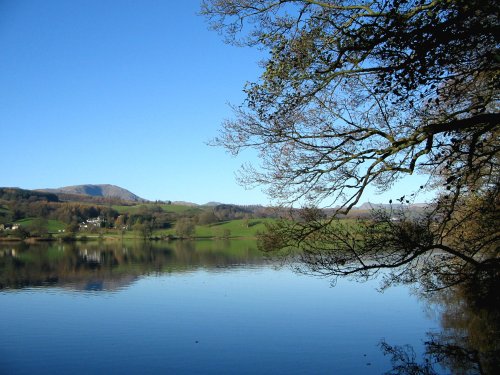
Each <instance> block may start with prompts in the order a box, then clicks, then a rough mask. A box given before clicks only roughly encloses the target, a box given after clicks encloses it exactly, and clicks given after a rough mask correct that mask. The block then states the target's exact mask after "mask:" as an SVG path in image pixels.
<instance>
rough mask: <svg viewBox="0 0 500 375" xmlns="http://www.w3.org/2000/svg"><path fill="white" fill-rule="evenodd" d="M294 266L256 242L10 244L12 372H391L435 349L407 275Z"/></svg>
mask: <svg viewBox="0 0 500 375" xmlns="http://www.w3.org/2000/svg"><path fill="white" fill-rule="evenodd" d="M377 286H378V282H377V281H374V282H368V283H356V282H350V281H347V280H340V281H339V282H338V283H337V285H336V286H335V287H331V286H330V283H329V281H328V280H326V279H320V278H314V277H311V276H306V275H298V274H296V273H294V272H293V271H292V270H291V268H290V267H289V266H283V267H280V266H279V265H276V264H273V262H271V261H269V260H266V259H265V258H264V257H263V256H262V255H261V254H260V253H259V252H258V251H257V250H256V249H255V244H254V243H252V242H244V241H233V242H214V241H206V242H196V243H189V242H175V243H172V244H153V245H147V246H145V245H143V244H141V243H127V244H117V245H99V244H97V243H87V244H80V245H71V244H70V245H68V244H64V245H62V244H54V245H37V246H30V247H28V246H19V245H17V246H15V245H12V244H9V245H6V244H0V287H1V289H0V311H1V319H0V373H1V374H111V373H117V374H148V373H151V374H153V373H154V374H156V373H171V374H183V373H185V374H197V373H199V374H206V373H209V374H210V373H212V374H244V373H263V374H266V373H267V374H277V373H282V374H370V373H373V374H380V373H383V372H385V371H388V370H390V368H391V365H390V359H389V358H388V357H384V355H383V353H382V352H381V350H380V347H379V346H378V344H379V343H380V341H381V340H382V339H385V340H386V341H387V342H388V343H391V344H397V345H403V344H410V345H412V346H413V348H414V350H415V351H416V353H417V355H419V354H420V353H421V352H423V350H424V347H423V341H424V340H425V339H426V333H427V332H429V331H431V332H432V331H436V330H438V329H439V327H438V326H439V323H438V321H437V319H436V317H435V315H434V314H432V313H430V312H429V310H428V309H427V308H426V305H425V303H423V302H422V301H419V300H418V298H417V297H415V296H413V295H411V294H410V293H409V290H408V289H407V288H403V287H395V288H391V289H389V290H387V291H386V292H384V293H379V292H377V290H376V288H377Z"/></svg>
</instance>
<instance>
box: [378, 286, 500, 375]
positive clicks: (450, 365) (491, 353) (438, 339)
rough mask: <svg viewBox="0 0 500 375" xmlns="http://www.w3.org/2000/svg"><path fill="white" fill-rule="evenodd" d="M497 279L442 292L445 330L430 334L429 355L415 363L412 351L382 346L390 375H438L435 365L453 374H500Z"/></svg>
mask: <svg viewBox="0 0 500 375" xmlns="http://www.w3.org/2000/svg"><path fill="white" fill-rule="evenodd" d="M499 287H500V285H499V283H498V279H497V280H494V281H493V282H482V283H481V284H477V283H474V282H471V283H468V284H462V285H460V286H457V287H454V288H453V289H451V288H450V289H447V290H446V291H443V292H442V293H441V294H440V296H439V300H438V301H436V302H438V303H440V304H442V305H443V307H444V310H443V312H442V315H441V325H442V331H441V332H438V333H429V335H428V337H429V340H428V341H427V342H426V343H425V348H426V352H425V355H424V359H423V361H422V362H421V363H417V362H416V356H415V354H414V352H413V348H411V347H410V346H408V345H405V346H391V345H390V344H388V343H386V342H382V343H381V344H380V346H381V349H382V351H383V352H384V354H386V355H390V356H391V362H392V366H393V369H392V371H389V372H388V373H389V374H435V373H437V371H436V369H435V364H439V365H440V366H441V367H443V368H446V369H448V370H449V371H450V372H451V373H453V374H499V373H500V303H499V302H500V296H499V294H498V290H499V289H498V288H499Z"/></svg>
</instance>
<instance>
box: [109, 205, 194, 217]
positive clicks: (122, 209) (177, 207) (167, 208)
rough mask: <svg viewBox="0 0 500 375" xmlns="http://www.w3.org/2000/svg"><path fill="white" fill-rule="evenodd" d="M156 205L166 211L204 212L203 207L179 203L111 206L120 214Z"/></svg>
mask: <svg viewBox="0 0 500 375" xmlns="http://www.w3.org/2000/svg"><path fill="white" fill-rule="evenodd" d="M154 206H160V207H161V209H162V210H163V211H165V212H172V213H190V214H196V213H199V212H202V211H203V209H201V208H198V207H196V206H183V205H177V204H160V205H156V204H137V205H134V206H111V207H112V208H113V209H114V210H116V211H117V212H118V213H120V214H125V213H127V214H129V215H130V214H136V213H140V212H141V211H144V210H147V209H148V208H151V207H154Z"/></svg>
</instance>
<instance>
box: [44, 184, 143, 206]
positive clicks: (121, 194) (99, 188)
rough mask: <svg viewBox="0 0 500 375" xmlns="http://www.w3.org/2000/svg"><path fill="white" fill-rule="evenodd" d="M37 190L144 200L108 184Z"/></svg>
mask: <svg viewBox="0 0 500 375" xmlns="http://www.w3.org/2000/svg"><path fill="white" fill-rule="evenodd" d="M39 191H44V192H48V193H54V194H76V195H87V196H91V197H102V198H115V199H119V200H123V201H130V202H146V199H143V198H141V197H139V196H137V195H135V194H134V193H132V192H130V191H128V190H127V189H124V188H121V187H119V186H116V185H109V184H104V185H90V184H89V185H74V186H65V187H61V188H57V189H39Z"/></svg>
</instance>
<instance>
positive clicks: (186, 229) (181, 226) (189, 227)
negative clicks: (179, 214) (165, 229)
mask: <svg viewBox="0 0 500 375" xmlns="http://www.w3.org/2000/svg"><path fill="white" fill-rule="evenodd" d="M194 231H195V225H194V223H193V221H192V220H191V219H188V218H181V219H179V220H177V222H176V223H175V234H176V235H177V236H178V237H180V238H189V237H192V235H193V234H194Z"/></svg>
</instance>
